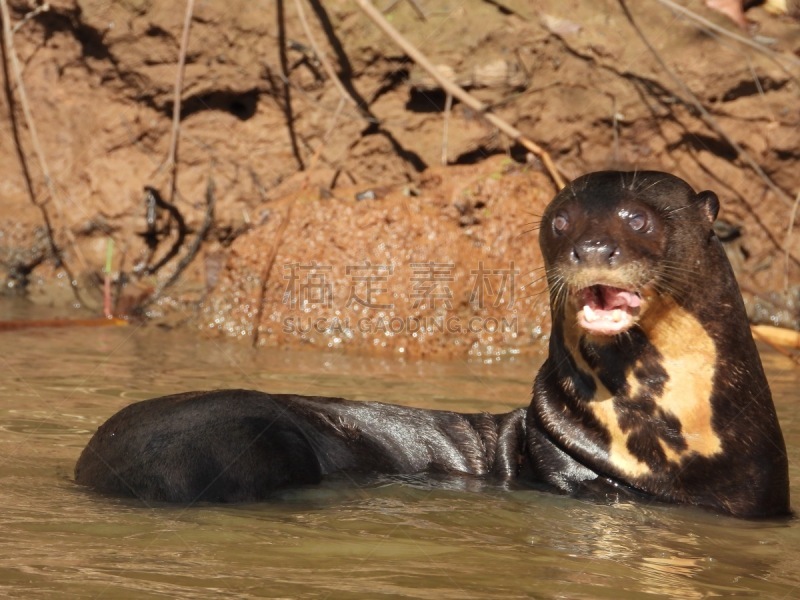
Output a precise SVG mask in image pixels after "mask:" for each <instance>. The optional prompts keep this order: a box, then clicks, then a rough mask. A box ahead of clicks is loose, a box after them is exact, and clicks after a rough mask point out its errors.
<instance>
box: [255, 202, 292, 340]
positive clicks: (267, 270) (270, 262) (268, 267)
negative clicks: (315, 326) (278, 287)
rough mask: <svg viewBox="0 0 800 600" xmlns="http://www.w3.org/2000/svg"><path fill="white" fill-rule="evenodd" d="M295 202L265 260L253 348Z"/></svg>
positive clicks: (288, 210) (257, 306)
mask: <svg viewBox="0 0 800 600" xmlns="http://www.w3.org/2000/svg"><path fill="white" fill-rule="evenodd" d="M293 207H294V204H290V205H289V208H288V209H287V210H286V216H284V217H283V221H281V224H280V225H279V226H278V231H276V232H275V242H274V243H273V244H272V248H271V249H270V252H269V256H268V257H267V260H266V262H265V266H264V271H263V272H262V273H261V289H260V290H259V293H258V301H257V303H256V314H255V317H254V318H253V348H257V347H258V339H259V327H260V326H261V318H262V317H263V315H264V298H265V296H266V295H267V284H268V283H269V276H270V274H271V273H272V267H273V266H274V265H275V259H276V258H277V257H278V250H279V249H280V247H281V242H282V241H283V234H284V233H285V232H286V227H288V225H289V221H290V220H291V218H292V208H293Z"/></svg>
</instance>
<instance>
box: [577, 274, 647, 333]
mask: <svg viewBox="0 0 800 600" xmlns="http://www.w3.org/2000/svg"><path fill="white" fill-rule="evenodd" d="M579 298H580V304H581V305H582V310H581V311H580V312H579V313H578V324H579V325H580V326H581V327H582V328H583V329H585V330H586V331H589V332H591V333H596V334H600V335H615V334H617V333H621V332H623V331H625V330H626V329H628V328H629V327H631V326H632V325H633V323H634V317H635V314H636V313H638V312H639V311H638V308H639V307H640V306H641V304H642V297H641V296H640V295H639V294H637V293H636V292H631V291H628V290H623V289H621V288H615V287H611V286H608V285H593V286H591V287H587V288H584V289H582V290H581V291H580V292H579Z"/></svg>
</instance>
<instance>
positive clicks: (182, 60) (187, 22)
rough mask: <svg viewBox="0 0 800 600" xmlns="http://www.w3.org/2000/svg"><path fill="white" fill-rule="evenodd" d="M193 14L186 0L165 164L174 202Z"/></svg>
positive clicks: (172, 201)
mask: <svg viewBox="0 0 800 600" xmlns="http://www.w3.org/2000/svg"><path fill="white" fill-rule="evenodd" d="M193 14H194V0H186V15H185V17H184V20H183V33H182V34H181V47H180V53H179V55H178V68H177V71H176V73H175V92H174V95H173V103H172V136H171V137H170V141H169V153H168V154H167V166H168V167H169V170H170V184H169V201H170V202H171V203H173V204H174V203H175V192H176V190H177V186H178V183H177V179H178V136H179V134H180V127H181V95H182V93H183V72H184V67H185V65H186V52H187V49H188V47H189V29H190V28H191V26H192V15H193Z"/></svg>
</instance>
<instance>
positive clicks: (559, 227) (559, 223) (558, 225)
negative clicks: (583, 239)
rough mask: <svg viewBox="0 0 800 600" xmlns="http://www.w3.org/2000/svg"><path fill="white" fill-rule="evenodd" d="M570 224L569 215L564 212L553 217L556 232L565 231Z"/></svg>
mask: <svg viewBox="0 0 800 600" xmlns="http://www.w3.org/2000/svg"><path fill="white" fill-rule="evenodd" d="M568 226H569V221H568V220H567V216H566V215H564V214H563V213H562V214H557V215H556V218H555V219H553V229H555V230H556V233H563V232H564V231H565V230H566V229H567V227H568Z"/></svg>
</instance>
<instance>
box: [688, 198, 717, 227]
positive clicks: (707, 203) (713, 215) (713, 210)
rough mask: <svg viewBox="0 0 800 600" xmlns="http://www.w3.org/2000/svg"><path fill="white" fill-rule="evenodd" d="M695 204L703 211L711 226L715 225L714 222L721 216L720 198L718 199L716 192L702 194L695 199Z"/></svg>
mask: <svg viewBox="0 0 800 600" xmlns="http://www.w3.org/2000/svg"><path fill="white" fill-rule="evenodd" d="M693 202H695V203H696V204H697V205H698V206H699V207H700V210H702V211H703V214H704V215H705V217H706V219H708V222H709V224H713V223H714V221H716V220H717V215H718V214H719V198H717V195H716V194H715V193H714V192H711V191H708V190H706V191H705V192H700V193H699V194H697V195H696V196H695V197H694V201H693Z"/></svg>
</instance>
